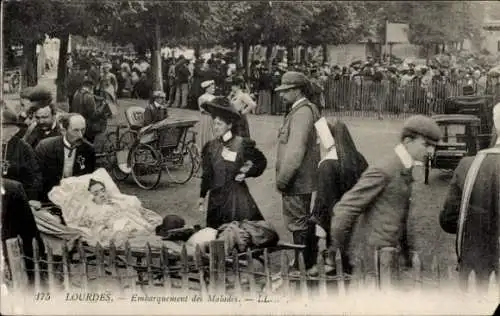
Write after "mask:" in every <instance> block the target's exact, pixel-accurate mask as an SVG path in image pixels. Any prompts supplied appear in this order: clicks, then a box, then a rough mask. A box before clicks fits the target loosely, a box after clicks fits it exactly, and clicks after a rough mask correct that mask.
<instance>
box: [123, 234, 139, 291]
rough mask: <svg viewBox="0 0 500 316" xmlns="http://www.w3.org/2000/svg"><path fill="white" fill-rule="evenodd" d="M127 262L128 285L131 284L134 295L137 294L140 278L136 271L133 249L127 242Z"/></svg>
mask: <svg viewBox="0 0 500 316" xmlns="http://www.w3.org/2000/svg"><path fill="white" fill-rule="evenodd" d="M125 261H126V265H127V268H126V270H127V283H128V284H129V287H130V290H131V292H132V293H135V292H136V289H137V280H136V277H137V276H138V273H137V274H136V273H135V271H134V267H133V265H134V261H133V257H132V249H131V248H130V243H129V241H128V240H127V241H126V242H125Z"/></svg>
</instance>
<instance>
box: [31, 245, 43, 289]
mask: <svg viewBox="0 0 500 316" xmlns="http://www.w3.org/2000/svg"><path fill="white" fill-rule="evenodd" d="M32 244H33V269H34V273H35V294H36V293H40V291H41V288H40V286H41V284H40V249H39V247H38V241H37V240H36V238H33V242H32Z"/></svg>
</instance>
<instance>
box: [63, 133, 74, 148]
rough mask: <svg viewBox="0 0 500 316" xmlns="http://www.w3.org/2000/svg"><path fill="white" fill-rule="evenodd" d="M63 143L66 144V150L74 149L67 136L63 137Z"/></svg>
mask: <svg viewBox="0 0 500 316" xmlns="http://www.w3.org/2000/svg"><path fill="white" fill-rule="evenodd" d="M63 143H64V147H65V148H71V147H72V146H71V144H70V143H69V142H68V140H67V139H66V136H63Z"/></svg>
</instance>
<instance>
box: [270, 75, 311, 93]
mask: <svg viewBox="0 0 500 316" xmlns="http://www.w3.org/2000/svg"><path fill="white" fill-rule="evenodd" d="M308 82H309V80H308V79H307V77H306V75H304V74H303V73H301V72H298V71H288V72H285V74H284V75H283V76H282V77H281V85H280V86H279V87H277V88H276V89H274V91H282V90H288V89H292V88H297V87H304V86H307V84H308Z"/></svg>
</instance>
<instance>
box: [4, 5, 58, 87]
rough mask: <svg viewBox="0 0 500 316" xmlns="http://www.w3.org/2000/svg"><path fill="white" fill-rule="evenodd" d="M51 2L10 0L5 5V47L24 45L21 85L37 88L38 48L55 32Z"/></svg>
mask: <svg viewBox="0 0 500 316" xmlns="http://www.w3.org/2000/svg"><path fill="white" fill-rule="evenodd" d="M51 9H52V3H50V2H47V1H36V0H26V1H22V2H20V1H8V2H6V3H5V7H4V10H5V12H4V14H5V16H6V17H8V18H6V19H4V23H5V25H4V35H5V36H4V38H5V46H6V47H10V46H14V45H22V47H23V62H22V67H21V68H22V70H21V74H22V82H21V86H22V87H26V86H34V85H36V84H37V82H38V78H37V54H36V46H37V45H38V44H42V43H43V42H44V41H45V38H46V34H48V33H49V32H50V31H51V29H52V22H51V20H52V11H51Z"/></svg>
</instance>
